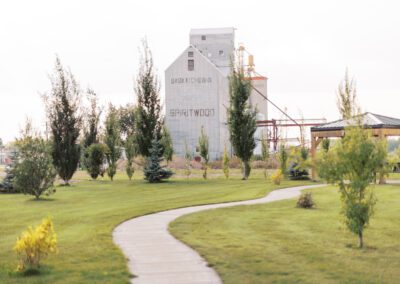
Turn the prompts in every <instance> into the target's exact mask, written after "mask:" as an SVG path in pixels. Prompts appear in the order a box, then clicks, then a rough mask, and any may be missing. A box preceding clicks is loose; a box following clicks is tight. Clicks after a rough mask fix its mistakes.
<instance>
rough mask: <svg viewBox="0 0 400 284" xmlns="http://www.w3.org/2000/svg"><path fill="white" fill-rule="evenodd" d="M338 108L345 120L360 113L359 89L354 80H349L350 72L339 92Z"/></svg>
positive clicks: (341, 83)
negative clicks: (358, 105)
mask: <svg viewBox="0 0 400 284" xmlns="http://www.w3.org/2000/svg"><path fill="white" fill-rule="evenodd" d="M337 106H338V109H339V112H340V115H341V116H342V118H343V119H349V118H351V117H352V116H354V115H356V114H357V113H358V112H359V109H358V107H357V89H356V83H355V81H354V79H350V78H349V73H348V70H347V69H346V74H345V76H344V79H343V81H342V82H340V84H339V87H338V90H337Z"/></svg>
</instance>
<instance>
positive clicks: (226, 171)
mask: <svg viewBox="0 0 400 284" xmlns="http://www.w3.org/2000/svg"><path fill="white" fill-rule="evenodd" d="M222 169H223V171H224V175H225V177H226V178H229V155H228V149H226V145H225V146H224V156H223V158H222Z"/></svg>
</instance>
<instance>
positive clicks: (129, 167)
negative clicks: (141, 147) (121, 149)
mask: <svg viewBox="0 0 400 284" xmlns="http://www.w3.org/2000/svg"><path fill="white" fill-rule="evenodd" d="M137 152H138V151H137V145H136V139H135V136H134V135H133V134H132V135H129V136H128V139H126V142H125V153H126V159H127V163H126V174H127V175H128V177H129V180H132V176H133V174H134V173H135V168H134V167H133V159H135V157H136V156H137Z"/></svg>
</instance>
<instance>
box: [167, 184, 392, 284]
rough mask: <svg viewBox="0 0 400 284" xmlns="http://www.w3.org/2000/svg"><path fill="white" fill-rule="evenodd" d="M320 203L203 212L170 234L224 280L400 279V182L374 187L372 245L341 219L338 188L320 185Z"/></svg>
mask: <svg viewBox="0 0 400 284" xmlns="http://www.w3.org/2000/svg"><path fill="white" fill-rule="evenodd" d="M313 192H314V198H315V200H316V202H317V204H318V208H317V209H313V210H306V209H299V208H295V202H296V201H295V200H289V201H281V202H275V203H270V204H264V205H254V206H240V207H233V208H225V209H216V210H211V211H204V212H199V213H195V214H191V215H187V216H184V217H181V218H179V219H177V220H176V221H175V222H173V224H172V226H171V227H170V230H171V232H172V233H173V234H174V235H175V236H177V237H178V238H179V239H181V240H183V241H184V242H185V243H187V244H189V245H190V246H192V247H194V248H195V249H196V250H197V251H199V252H200V253H201V254H202V255H203V256H204V257H205V258H206V259H207V261H208V262H209V263H210V264H211V265H212V266H214V268H215V269H216V270H217V271H218V273H219V274H220V275H221V276H222V279H223V281H224V283H398V282H399V279H400V269H399V268H400V223H399V220H400V210H399V208H400V187H399V186H393V185H384V186H377V187H376V190H375V192H376V194H377V198H378V203H377V206H376V214H375V216H374V218H373V219H372V222H371V226H370V228H368V229H367V231H366V234H365V242H366V246H367V248H366V249H363V250H359V249H357V248H356V245H357V239H356V237H355V236H353V235H351V234H350V233H348V232H347V231H346V230H345V228H344V225H342V223H341V222H340V215H339V212H340V202H339V194H338V192H337V189H335V188H332V187H329V188H328V187H326V188H320V189H314V190H313Z"/></svg>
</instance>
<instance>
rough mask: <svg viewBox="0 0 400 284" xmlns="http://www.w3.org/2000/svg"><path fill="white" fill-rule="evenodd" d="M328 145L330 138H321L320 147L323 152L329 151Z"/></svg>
mask: <svg viewBox="0 0 400 284" xmlns="http://www.w3.org/2000/svg"><path fill="white" fill-rule="evenodd" d="M330 146H331V140H329V138H324V140H322V149H323V150H324V152H325V153H326V152H328V151H329V148H330Z"/></svg>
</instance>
